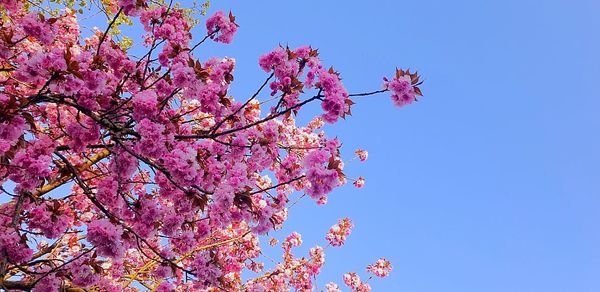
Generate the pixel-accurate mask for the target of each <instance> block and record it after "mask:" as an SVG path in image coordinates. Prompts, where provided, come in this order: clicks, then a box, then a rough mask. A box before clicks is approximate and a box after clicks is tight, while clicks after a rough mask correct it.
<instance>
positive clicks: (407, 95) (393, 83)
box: [383, 69, 421, 107]
mask: <svg viewBox="0 0 600 292" xmlns="http://www.w3.org/2000/svg"><path fill="white" fill-rule="evenodd" d="M383 80H384V83H383V88H384V89H386V90H389V91H391V92H392V100H393V101H394V104H395V105H396V106H398V107H402V106H405V105H407V104H411V103H413V102H414V101H416V100H417V95H421V90H420V89H419V88H418V87H417V86H418V85H419V84H420V83H419V75H418V74H417V73H410V71H408V70H407V71H404V70H401V69H396V76H395V78H394V79H392V80H388V79H387V78H383Z"/></svg>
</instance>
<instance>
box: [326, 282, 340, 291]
mask: <svg viewBox="0 0 600 292" xmlns="http://www.w3.org/2000/svg"><path fill="white" fill-rule="evenodd" d="M325 290H326V291H327V292H342V289H340V286H338V284H336V283H334V282H329V283H327V284H325Z"/></svg>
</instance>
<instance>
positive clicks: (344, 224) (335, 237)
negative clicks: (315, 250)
mask: <svg viewBox="0 0 600 292" xmlns="http://www.w3.org/2000/svg"><path fill="white" fill-rule="evenodd" d="M352 227H354V225H353V224H352V221H350V219H348V218H343V219H340V220H339V221H338V223H337V224H335V225H333V226H331V228H329V232H327V235H326V236H325V239H326V240H327V241H328V242H329V244H331V245H332V246H342V245H344V243H345V242H346V239H347V238H348V236H349V235H350V233H352Z"/></svg>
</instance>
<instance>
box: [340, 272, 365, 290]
mask: <svg viewBox="0 0 600 292" xmlns="http://www.w3.org/2000/svg"><path fill="white" fill-rule="evenodd" d="M343 279H344V284H346V286H348V287H350V288H351V289H352V290H356V289H358V287H359V286H360V284H361V283H362V282H361V281H360V277H359V276H358V274H356V273H354V272H350V273H345V274H344V278H343Z"/></svg>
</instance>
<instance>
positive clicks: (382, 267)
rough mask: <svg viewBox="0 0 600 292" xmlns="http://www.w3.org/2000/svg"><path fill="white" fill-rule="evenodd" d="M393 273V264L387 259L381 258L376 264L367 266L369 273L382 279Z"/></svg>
mask: <svg viewBox="0 0 600 292" xmlns="http://www.w3.org/2000/svg"><path fill="white" fill-rule="evenodd" d="M391 271H392V264H391V263H390V261H388V260H386V259H385V258H380V259H378V260H377V261H376V262H375V263H374V264H370V265H368V266H367V272H369V273H371V274H373V275H375V276H377V277H380V278H384V277H387V276H388V275H389V274H390V272H391Z"/></svg>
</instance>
